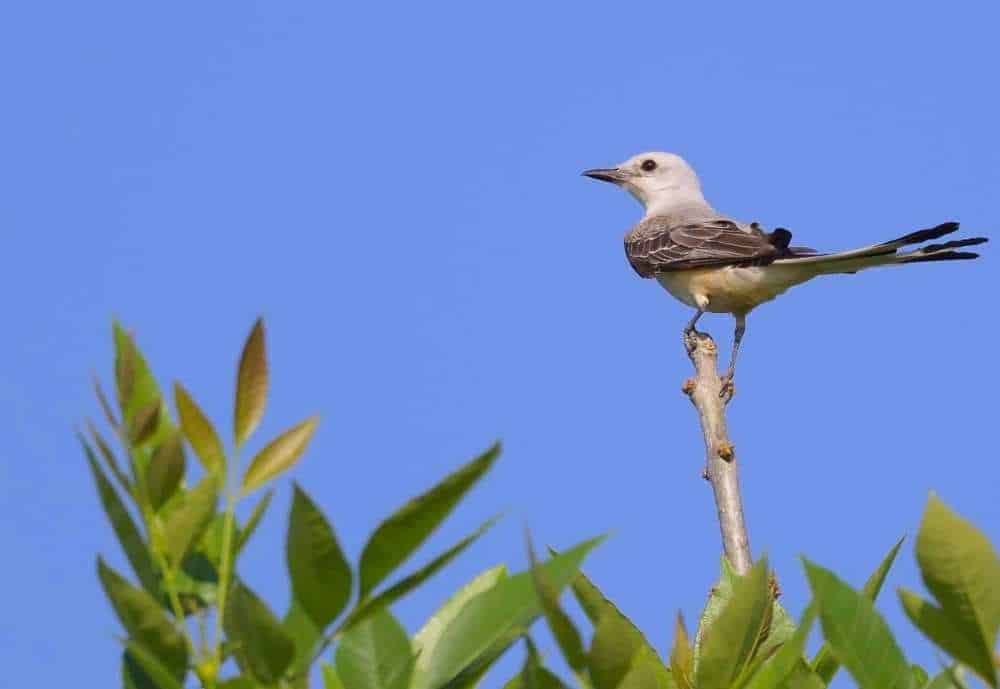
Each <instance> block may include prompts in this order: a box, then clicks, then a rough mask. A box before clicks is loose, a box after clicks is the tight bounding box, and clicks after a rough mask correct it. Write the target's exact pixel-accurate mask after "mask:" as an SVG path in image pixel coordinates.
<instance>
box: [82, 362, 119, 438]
mask: <svg viewBox="0 0 1000 689" xmlns="http://www.w3.org/2000/svg"><path fill="white" fill-rule="evenodd" d="M90 382H91V384H92V385H93V387H94V395H95V396H96V397H97V402H98V404H100V405H101V411H103V412H104V418H105V419H107V422H108V425H109V426H111V428H113V429H115V430H116V431H117V430H118V428H119V427H120V425H121V423H120V422H119V421H118V419H117V418H115V412H114V411H113V410H112V409H111V403H110V402H108V396H107V395H106V394H104V386H102V385H101V381H100V379H99V378H98V377H97V375H96V374H94V375H91V377H90Z"/></svg>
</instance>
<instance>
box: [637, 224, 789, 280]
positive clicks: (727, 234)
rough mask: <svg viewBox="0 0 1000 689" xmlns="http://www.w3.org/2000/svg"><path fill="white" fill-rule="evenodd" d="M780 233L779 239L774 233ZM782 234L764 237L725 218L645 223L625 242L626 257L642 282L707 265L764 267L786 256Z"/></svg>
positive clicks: (786, 238) (785, 236)
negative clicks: (755, 265)
mask: <svg viewBox="0 0 1000 689" xmlns="http://www.w3.org/2000/svg"><path fill="white" fill-rule="evenodd" d="M779 232H780V233H783V234H779ZM790 239H791V233H790V232H788V231H787V230H781V231H775V232H773V233H771V234H770V235H768V234H764V233H763V232H762V231H761V230H760V229H759V228H758V227H757V226H756V225H751V226H750V227H749V228H747V227H746V226H742V225H740V224H738V223H736V222H734V221H732V220H727V219H725V218H711V219H705V220H697V221H682V222H678V221H674V220H672V219H670V218H659V217H653V218H647V219H646V220H643V221H642V222H641V223H639V224H638V225H636V227H635V228H634V229H633V230H632V231H631V232H629V233H628V235H626V237H625V254H626V256H628V260H629V263H631V264H632V267H633V268H635V270H636V272H637V273H639V275H641V276H643V277H652V276H654V275H656V274H657V273H664V272H670V271H675V270H687V269H690V268H705V267H711V266H728V265H754V264H767V263H770V262H771V261H773V260H775V258H778V257H779V256H781V255H783V254H784V253H785V252H786V251H787V247H788V241H789V240H790Z"/></svg>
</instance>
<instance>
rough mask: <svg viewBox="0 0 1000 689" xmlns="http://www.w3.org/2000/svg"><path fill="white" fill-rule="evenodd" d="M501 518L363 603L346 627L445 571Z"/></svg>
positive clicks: (477, 530) (485, 523) (491, 519)
mask: <svg viewBox="0 0 1000 689" xmlns="http://www.w3.org/2000/svg"><path fill="white" fill-rule="evenodd" d="M498 519H500V516H499V515H497V516H495V517H492V518H490V519H488V520H486V521H485V522H484V523H483V524H481V525H480V526H479V528H478V529H476V530H475V531H473V532H472V533H471V534H469V535H468V536H466V537H465V538H463V539H462V540H461V541H459V542H458V543H456V544H455V545H453V546H452V547H450V548H448V550H446V551H444V552H443V553H441V554H440V555H438V556H437V557H436V558H434V559H433V560H431V561H430V562H428V563H427V564H426V565H424V566H423V567H421V568H420V569H418V570H417V571H415V572H413V573H412V574H409V575H407V576H405V577H403V578H402V579H400V580H399V581H397V582H396V583H395V584H393V585H392V586H390V587H389V588H387V589H386V590H385V591H382V592H381V593H379V594H378V595H377V596H375V597H374V598H369V599H367V600H365V601H363V602H361V603H359V604H358V606H357V607H356V608H355V610H354V612H352V613H351V615H350V618H349V619H348V621H347V622H346V623H345V625H344V626H345V627H350V626H352V625H355V624H357V623H358V622H360V621H361V620H363V619H364V618H365V617H367V616H368V615H370V614H372V613H373V612H375V611H376V610H379V609H381V608H384V607H386V606H388V605H391V604H392V603H394V602H395V601H397V600H399V599H400V598H402V597H403V596H405V595H406V594H408V593H409V592H410V591H412V590H413V589H415V588H417V587H418V586H420V585H421V584H422V583H424V582H425V581H427V580H428V579H430V578H431V577H432V576H434V575H435V574H437V573H438V572H439V571H440V570H442V569H444V568H445V567H446V566H448V564H449V563H450V562H451V561H452V560H454V559H455V558H456V557H458V556H459V555H461V554H462V552H464V551H465V549H466V548H468V547H469V546H470V545H472V544H473V543H475V542H476V541H477V540H479V537H480V536H482V535H483V534H484V533H486V532H487V531H488V530H489V529H490V528H491V527H492V526H493V525H494V524H496V523H497V520H498Z"/></svg>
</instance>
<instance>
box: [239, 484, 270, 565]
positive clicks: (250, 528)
mask: <svg viewBox="0 0 1000 689" xmlns="http://www.w3.org/2000/svg"><path fill="white" fill-rule="evenodd" d="M273 497H274V489H273V488H272V489H270V490H268V491H267V492H266V493H264V496H263V497H262V498H261V499H260V500H258V501H257V504H256V505H254V507H253V510H251V512H250V516H249V517H247V523H246V524H245V525H244V526H243V528H242V529H240V532H239V533H238V534H237V536H236V552H237V553H239V552H240V551H241V550H243V548H244V546H246V544H247V541H249V540H250V537H251V536H253V534H254V532H255V531H256V530H257V526H258V525H259V524H260V520H261V519H263V518H264V514H265V513H266V512H267V508H268V507H269V506H270V505H271V498H273Z"/></svg>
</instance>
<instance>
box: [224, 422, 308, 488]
mask: <svg viewBox="0 0 1000 689" xmlns="http://www.w3.org/2000/svg"><path fill="white" fill-rule="evenodd" d="M318 423H319V417H318V416H311V417H309V418H308V419H306V420H305V421H303V422H302V423H300V424H298V425H297V426H293V427H292V428H290V429H288V430H287V431H285V432H284V433H282V434H281V435H279V436H278V437H277V438H275V439H274V440H272V441H271V442H270V443H269V444H268V445H267V446H266V447H265V448H264V449H263V450H261V451H260V452H258V453H257V456H256V457H254V458H253V461H252V462H250V466H249V467H248V468H247V471H246V473H245V474H244V475H243V486H242V489H241V492H242V494H243V495H246V494H248V493H252V492H253V491H255V490H256V489H257V488H260V487H261V486H262V485H264V484H265V483H267V482H268V481H270V480H271V479H272V478H274V477H275V476H277V475H278V474H280V473H282V472H283V471H286V470H287V469H289V468H290V467H291V466H292V465H293V464H295V462H296V461H298V459H299V457H301V456H302V453H303V452H305V450H306V445H308V444H309V440H310V438H312V436H313V433H315V432H316V425H317V424H318Z"/></svg>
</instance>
